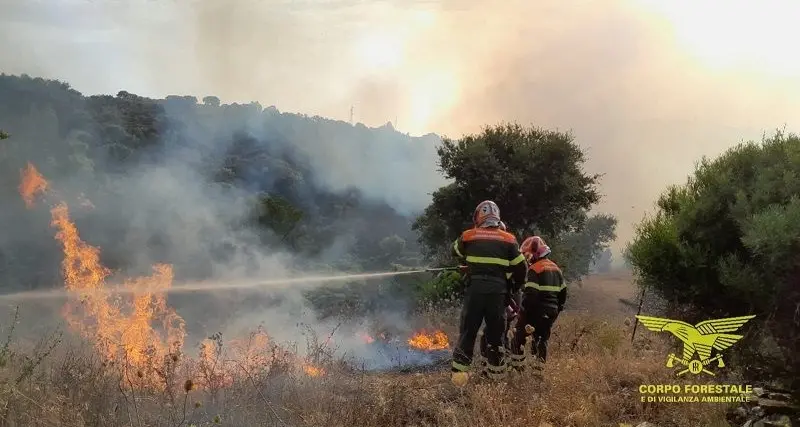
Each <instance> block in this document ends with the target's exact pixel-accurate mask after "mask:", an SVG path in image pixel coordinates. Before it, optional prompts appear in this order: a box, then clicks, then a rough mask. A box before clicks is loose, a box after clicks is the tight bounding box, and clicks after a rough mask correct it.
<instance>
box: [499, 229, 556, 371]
mask: <svg viewBox="0 0 800 427" xmlns="http://www.w3.org/2000/svg"><path fill="white" fill-rule="evenodd" d="M520 250H521V251H522V253H523V254H524V255H525V259H526V260H527V261H528V263H529V265H530V267H529V269H528V278H527V282H526V283H525V286H524V287H523V296H522V304H521V307H520V314H519V318H518V319H517V326H516V331H515V333H514V343H513V346H512V352H513V355H512V357H511V363H512V365H514V366H515V367H517V368H519V367H521V365H522V358H521V357H520V356H521V355H522V354H523V352H522V346H523V345H524V343H525V335H526V334H525V326H526V325H531V326H533V337H532V338H533V343H532V348H531V353H532V354H534V355H535V356H536V358H537V359H538V360H539V361H540V362H542V363H544V362H545V361H546V360H547V341H548V340H549V339H550V330H551V328H552V327H553V323H554V322H555V321H556V318H557V317H558V315H559V313H561V311H563V310H564V304H565V303H566V301H567V287H566V284H565V283H564V275H563V273H562V272H561V269H560V268H559V267H558V265H556V263H555V262H553V261H551V260H550V259H549V258H548V256H549V255H550V247H549V246H547V244H546V243H545V242H544V240H543V239H542V238H541V237H539V236H533V237H528V238H527V239H525V240H524V241H523V242H522V245H521V247H520Z"/></svg>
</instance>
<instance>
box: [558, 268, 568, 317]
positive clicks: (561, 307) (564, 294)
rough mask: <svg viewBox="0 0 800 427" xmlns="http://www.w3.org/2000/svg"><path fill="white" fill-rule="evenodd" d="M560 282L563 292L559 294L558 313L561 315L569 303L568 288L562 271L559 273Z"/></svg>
mask: <svg viewBox="0 0 800 427" xmlns="http://www.w3.org/2000/svg"><path fill="white" fill-rule="evenodd" d="M558 281H559V285H560V286H562V288H561V290H560V291H559V292H558V311H559V313H560V312H562V311H564V304H566V303H567V286H566V283H565V282H564V275H563V274H562V273H561V271H559V272H558Z"/></svg>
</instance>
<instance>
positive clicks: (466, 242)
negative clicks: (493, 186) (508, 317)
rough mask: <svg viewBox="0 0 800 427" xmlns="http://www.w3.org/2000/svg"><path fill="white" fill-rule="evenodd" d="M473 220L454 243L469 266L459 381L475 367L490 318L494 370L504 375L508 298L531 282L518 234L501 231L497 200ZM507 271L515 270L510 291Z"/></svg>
mask: <svg viewBox="0 0 800 427" xmlns="http://www.w3.org/2000/svg"><path fill="white" fill-rule="evenodd" d="M472 222H473V228H471V229H469V230H466V231H464V232H463V233H461V236H459V237H458V239H456V241H455V242H453V254H454V255H455V256H456V257H457V258H459V259H461V260H462V263H465V264H466V265H467V268H468V271H467V275H466V277H465V281H466V291H465V295H464V305H463V308H462V310H461V322H460V323H461V324H460V328H459V329H460V331H459V338H458V343H457V345H456V348H455V349H454V351H453V364H452V371H453V374H454V375H453V380H454V382H455V381H456V378H457V376H456V375H458V374H460V373H466V372H468V371H469V369H470V365H471V364H472V356H473V351H474V348H475V340H476V339H477V335H478V330H479V329H480V327H481V324H482V323H483V321H484V320H485V321H486V329H485V330H484V335H485V336H486V343H487V349H486V353H487V354H486V356H487V359H488V362H489V366H488V370H489V372H488V374H489V376H490V377H496V376H498V375H502V374H503V373H504V372H503V368H502V359H503V358H502V352H503V350H502V347H503V344H502V342H503V334H504V333H505V310H506V298H507V295H508V293H509V291H511V292H516V291H517V290H518V289H519V288H520V287H521V286H522V285H523V284H524V283H525V274H526V270H527V265H526V264H525V257H524V256H523V255H522V253H521V252H520V250H519V245H518V244H517V238H516V237H514V236H513V235H512V234H510V233H507V232H505V231H503V230H501V229H500V208H498V206H497V204H495V203H494V202H493V201H491V200H485V201H483V202H481V203H479V204H478V206H477V207H476V208H475V212H474V214H473V217H472ZM507 273H511V283H512V286H513V287H514V289H510V290H509V289H508V282H507V278H508V276H507ZM458 378H460V377H458ZM460 381H461V380H458V382H460Z"/></svg>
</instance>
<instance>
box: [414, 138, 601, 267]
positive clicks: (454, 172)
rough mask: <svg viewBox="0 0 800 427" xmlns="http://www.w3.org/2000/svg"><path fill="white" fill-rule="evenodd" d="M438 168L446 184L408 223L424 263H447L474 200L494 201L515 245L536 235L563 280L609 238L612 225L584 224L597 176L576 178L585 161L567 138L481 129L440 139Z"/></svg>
mask: <svg viewBox="0 0 800 427" xmlns="http://www.w3.org/2000/svg"><path fill="white" fill-rule="evenodd" d="M438 153H439V157H440V159H439V160H440V161H439V165H440V167H441V169H442V171H443V173H444V174H445V176H446V177H447V178H449V179H452V180H453V182H452V183H451V184H449V185H447V186H445V187H442V188H440V189H439V190H437V191H436V192H434V193H433V202H432V203H431V205H430V206H428V208H427V209H426V210H425V212H424V213H423V215H421V216H420V217H419V218H418V219H417V220H416V222H415V223H414V229H415V230H418V231H419V232H420V243H421V244H422V248H423V251H424V252H425V255H426V256H428V257H429V258H431V259H434V260H436V261H438V262H449V258H450V246H451V243H452V241H453V240H454V239H455V238H457V237H458V235H459V234H460V233H461V232H462V231H463V230H464V229H466V228H469V227H471V226H472V213H473V212H474V209H475V205H476V204H477V203H478V202H480V201H481V200H486V199H490V200H494V201H495V202H496V203H497V204H498V205H499V207H500V213H501V216H502V218H503V221H504V222H505V223H506V224H507V225H508V227H509V228H510V231H511V232H513V233H515V234H516V235H517V238H518V239H519V240H520V241H521V240H522V239H523V238H525V237H527V236H531V235H534V234H539V235H541V236H542V237H544V238H545V240H546V241H547V242H548V244H550V246H551V247H552V248H553V258H554V259H555V260H557V261H558V262H559V263H560V264H561V265H562V267H563V268H564V270H565V273H566V275H567V276H568V277H569V278H570V279H575V278H578V277H580V276H582V275H584V274H586V273H587V272H588V271H589V267H590V265H591V263H592V260H593V259H594V257H595V256H596V255H598V254H599V253H600V252H601V251H602V250H603V249H604V248H605V247H606V245H607V244H608V243H609V242H611V241H613V240H614V238H615V234H614V230H615V227H616V219H615V218H613V217H611V216H607V215H597V216H593V217H591V218H590V217H589V216H588V211H589V209H590V208H591V207H592V206H593V205H594V204H595V203H597V202H598V201H599V200H600V195H599V193H598V191H597V183H598V179H599V176H592V175H587V174H585V173H584V171H583V170H582V164H583V162H584V154H583V152H582V151H581V149H580V147H579V146H578V145H577V144H576V143H575V141H574V138H573V137H572V135H570V134H566V133H561V132H555V131H548V130H544V129H539V128H525V127H522V126H520V125H517V124H510V125H500V126H495V127H487V128H485V129H484V131H483V132H482V133H480V134H478V135H467V136H465V137H463V138H461V139H459V140H457V141H455V140H451V139H444V141H443V144H442V146H441V147H440V148H439V149H438Z"/></svg>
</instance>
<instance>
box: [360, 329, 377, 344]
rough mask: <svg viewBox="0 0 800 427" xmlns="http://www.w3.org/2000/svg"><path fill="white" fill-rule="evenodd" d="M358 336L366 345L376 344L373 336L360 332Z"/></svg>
mask: <svg viewBox="0 0 800 427" xmlns="http://www.w3.org/2000/svg"><path fill="white" fill-rule="evenodd" d="M357 335H358V338H360V339H361V341H363V342H364V343H365V344H372V343H374V342H375V338H372V336H370V335H369V334H368V333H366V332H359V333H358V334H357Z"/></svg>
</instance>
